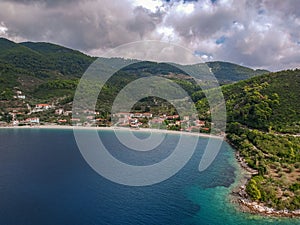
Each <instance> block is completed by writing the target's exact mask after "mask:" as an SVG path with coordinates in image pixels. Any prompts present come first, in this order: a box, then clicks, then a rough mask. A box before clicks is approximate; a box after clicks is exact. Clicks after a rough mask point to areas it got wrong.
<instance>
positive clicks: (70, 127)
mask: <svg viewBox="0 0 300 225" xmlns="http://www.w3.org/2000/svg"><path fill="white" fill-rule="evenodd" d="M0 129H65V130H98V131H100V130H111V131H114V130H118V131H133V132H151V133H152V132H153V133H165V134H180V135H181V134H182V135H189V136H197V137H204V138H216V139H223V140H224V141H225V136H221V135H214V134H205V133H194V132H186V131H174V130H163V129H153V128H138V129H136V128H129V127H84V126H69V125H35V126H6V127H0Z"/></svg>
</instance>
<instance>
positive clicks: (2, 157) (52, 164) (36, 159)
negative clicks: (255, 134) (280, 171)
mask: <svg viewBox="0 0 300 225" xmlns="http://www.w3.org/2000/svg"><path fill="white" fill-rule="evenodd" d="M83 132H89V131H83ZM143 135H145V134H142V133H139V134H138V135H137V136H140V137H143ZM99 136H100V137H101V139H102V141H103V143H104V144H105V146H106V147H107V148H108V149H109V151H110V153H111V154H112V155H113V156H114V157H116V158H118V159H119V160H121V161H124V162H127V163H131V164H136V165H138V164H147V165H148V164H151V163H156V162H159V161H160V160H161V159H164V158H166V157H167V156H168V155H170V154H171V153H172V151H173V149H174V147H175V146H176V144H177V142H178V135H167V139H166V140H165V141H164V142H163V143H162V144H161V145H160V146H159V147H158V148H157V149H156V150H155V151H150V152H147V153H140V152H137V151H133V150H129V149H127V148H126V147H125V146H124V145H122V144H121V143H119V142H118V140H117V139H116V137H115V136H114V134H113V132H111V131H101V132H99ZM145 136H147V135H145ZM206 144H207V139H205V138H201V139H200V140H199V143H198V145H197V150H196V152H195V154H194V155H193V157H192V158H191V160H190V161H189V162H188V163H187V164H186V166H185V167H183V169H182V170H180V171H179V172H178V173H177V174H176V175H175V176H173V177H171V178H170V179H168V180H166V181H164V182H161V183H159V184H155V185H151V186H146V187H130V186H124V185H120V184H116V183H113V182H111V181H108V180H107V179H105V178H103V177H101V176H100V175H98V174H97V173H96V172H94V171H93V170H92V169H91V168H90V167H89V166H88V164H87V163H86V162H85V161H84V159H83V158H82V156H81V154H80V152H79V150H78V148H77V146H76V142H75V139H74V136H73V133H72V131H71V130H45V129H43V130H42V129H19V130H13V129H11V130H5V129H0V199H1V201H0V225H2V224H3V225H4V224H5V225H18V224H20V225H26V224H28V225H29V224H30V225H40V224H43V225H45V224H51V225H52V224H53V225H54V224H55V225H56V224H64V225H68V224H70V225H71V224H72V225H74V224H78V225H81V224H82V225H87V224H95V225H96V224H101V225H102V224H105V225H106V224H109V225H112V224H122V225H126V224H134V225H135V224H153V225H154V224H155V225H158V224H172V225H173V224H180V225H182V224H193V225H197V224H201V225H202V224H210V225H214V224H229V225H231V224H247V225H248V224H250V225H252V224H253V225H254V224H255V225H260V224H286V225H292V224H300V220H299V219H298V220H297V219H276V218H273V219H272V218H264V217H261V216H256V215H251V214H245V213H242V212H239V211H236V209H235V207H234V206H233V205H232V204H231V203H229V201H228V196H229V193H230V188H231V186H232V184H233V183H234V182H236V181H237V178H236V177H237V176H236V175H237V173H239V171H238V170H237V166H236V162H235V159H234V154H233V152H234V151H233V149H232V148H231V147H230V146H229V145H228V144H227V143H225V142H224V143H223V145H222V148H221V151H220V153H219V154H218V156H217V158H216V159H215V161H214V162H213V164H212V165H211V166H210V167H209V168H208V169H207V170H205V171H204V172H201V173H200V172H199V171H198V165H199V161H200V159H201V156H202V154H203V150H204V148H205V146H206Z"/></svg>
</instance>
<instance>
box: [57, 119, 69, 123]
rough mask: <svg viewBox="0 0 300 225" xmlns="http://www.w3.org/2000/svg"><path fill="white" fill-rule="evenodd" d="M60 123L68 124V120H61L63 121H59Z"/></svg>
mask: <svg viewBox="0 0 300 225" xmlns="http://www.w3.org/2000/svg"><path fill="white" fill-rule="evenodd" d="M58 122H59V123H66V122H68V121H67V120H66V119H61V120H58Z"/></svg>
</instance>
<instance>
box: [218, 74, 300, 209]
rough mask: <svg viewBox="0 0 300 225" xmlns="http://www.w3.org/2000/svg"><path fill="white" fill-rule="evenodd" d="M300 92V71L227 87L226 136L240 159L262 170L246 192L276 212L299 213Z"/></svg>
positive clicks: (269, 75) (247, 187)
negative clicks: (297, 211)
mask: <svg viewBox="0 0 300 225" xmlns="http://www.w3.org/2000/svg"><path fill="white" fill-rule="evenodd" d="M299 88H300V70H294V71H290V70H289V71H282V72H277V73H270V74H267V75H263V76H259V77H255V78H251V79H249V80H246V81H241V82H238V83H236V84H233V85H227V86H224V87H223V92H224V95H225V98H226V106H227V116H228V132H227V133H228V134H227V138H228V140H229V142H230V143H231V144H233V145H234V147H235V148H236V149H237V150H238V151H239V156H240V157H241V158H239V160H240V161H242V162H243V163H244V164H245V165H247V167H250V168H251V169H254V171H257V172H256V173H257V174H256V175H254V176H253V177H252V178H251V180H250V182H249V183H248V184H247V186H246V190H245V191H246V192H247V194H248V195H249V196H250V198H251V199H252V200H254V201H257V202H261V203H264V204H265V205H266V206H268V207H272V208H275V209H277V210H283V209H288V210H296V209H300V137H299V133H300V102H299V99H300V93H299V91H298V90H299ZM254 174H255V173H254Z"/></svg>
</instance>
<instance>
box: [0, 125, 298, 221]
mask: <svg viewBox="0 0 300 225" xmlns="http://www.w3.org/2000/svg"><path fill="white" fill-rule="evenodd" d="M0 129H67V130H74V129H77V130H99V131H100V130H107V131H114V130H120V131H133V132H155V133H167V134H180V135H189V136H198V137H204V138H217V139H224V141H226V142H227V143H229V144H230V145H231V146H232V148H233V149H234V150H235V160H236V162H237V165H238V172H239V174H238V177H237V182H235V183H234V185H233V187H232V188H231V190H230V196H229V201H230V202H231V203H232V204H233V205H234V207H235V208H236V210H238V211H240V212H244V213H250V214H254V215H261V216H268V217H286V218H300V209H299V210H295V211H288V210H276V209H273V208H270V207H267V206H265V205H264V204H262V203H258V202H255V201H252V200H250V199H249V197H248V196H247V193H246V190H245V189H246V185H247V183H248V182H249V180H250V179H251V177H252V176H253V175H255V174H257V173H258V172H257V171H256V170H254V169H252V168H250V167H248V166H247V164H246V163H245V161H244V159H243V158H242V157H241V156H240V155H239V152H238V150H237V148H236V146H234V145H232V143H230V141H229V140H228V139H226V138H225V137H223V136H218V135H212V134H204V133H192V132H185V131H172V130H160V129H151V128H139V129H134V128H126V127H83V126H68V125H39V126H7V127H0Z"/></svg>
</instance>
